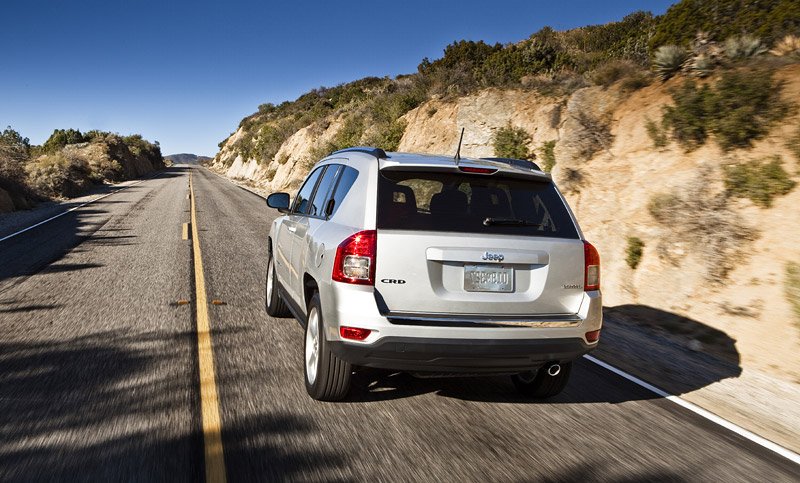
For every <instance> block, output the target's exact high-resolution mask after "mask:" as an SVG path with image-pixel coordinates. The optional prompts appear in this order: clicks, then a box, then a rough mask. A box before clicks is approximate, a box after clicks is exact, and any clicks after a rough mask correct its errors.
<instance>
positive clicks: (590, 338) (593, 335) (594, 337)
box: [586, 329, 600, 342]
mask: <svg viewBox="0 0 800 483" xmlns="http://www.w3.org/2000/svg"><path fill="white" fill-rule="evenodd" d="M598 340H600V329H597V330H592V331H589V332H587V333H586V342H597V341H598Z"/></svg>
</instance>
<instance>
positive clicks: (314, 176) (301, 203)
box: [292, 168, 322, 214]
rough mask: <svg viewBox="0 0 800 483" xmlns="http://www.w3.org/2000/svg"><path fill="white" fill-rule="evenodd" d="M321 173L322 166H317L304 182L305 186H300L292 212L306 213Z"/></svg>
mask: <svg viewBox="0 0 800 483" xmlns="http://www.w3.org/2000/svg"><path fill="white" fill-rule="evenodd" d="M320 174H322V168H317V169H315V170H314V172H313V173H311V174H310V175H309V176H308V178H306V182H305V183H303V187H302V188H300V191H299V192H298V193H297V196H296V197H295V199H294V207H293V208H292V213H300V214H303V213H306V211H307V210H308V199H309V198H310V197H311V195H312V194H313V193H314V186H315V185H316V184H317V180H318V179H319V175H320Z"/></svg>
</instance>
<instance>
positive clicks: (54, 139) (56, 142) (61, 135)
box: [42, 129, 87, 153]
mask: <svg viewBox="0 0 800 483" xmlns="http://www.w3.org/2000/svg"><path fill="white" fill-rule="evenodd" d="M86 141H87V139H86V137H85V136H84V135H83V134H81V132H80V131H79V130H77V129H56V130H55V131H53V134H51V135H50V137H49V138H47V141H45V142H44V144H42V151H43V152H45V153H55V152H56V151H59V150H61V148H63V147H64V146H66V145H68V144H78V143H83V142H86Z"/></svg>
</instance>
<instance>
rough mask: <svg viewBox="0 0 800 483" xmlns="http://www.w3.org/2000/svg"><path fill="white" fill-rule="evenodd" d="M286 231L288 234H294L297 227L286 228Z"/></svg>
mask: <svg viewBox="0 0 800 483" xmlns="http://www.w3.org/2000/svg"><path fill="white" fill-rule="evenodd" d="M286 229H287V230H289V231H290V232H292V233H294V232H296V231H297V227H296V226H290V227H288V228H286Z"/></svg>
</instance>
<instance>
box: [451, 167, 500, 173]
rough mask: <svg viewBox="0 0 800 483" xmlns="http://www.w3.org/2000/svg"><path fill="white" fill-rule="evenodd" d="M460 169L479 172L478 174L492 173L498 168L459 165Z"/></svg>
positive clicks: (467, 171)
mask: <svg viewBox="0 0 800 483" xmlns="http://www.w3.org/2000/svg"><path fill="white" fill-rule="evenodd" d="M458 169H460V170H461V171H463V172H465V173H477V174H492V173H494V172H495V171H497V170H496V169H493V168H474V167H472V166H459V167H458Z"/></svg>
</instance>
